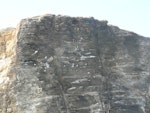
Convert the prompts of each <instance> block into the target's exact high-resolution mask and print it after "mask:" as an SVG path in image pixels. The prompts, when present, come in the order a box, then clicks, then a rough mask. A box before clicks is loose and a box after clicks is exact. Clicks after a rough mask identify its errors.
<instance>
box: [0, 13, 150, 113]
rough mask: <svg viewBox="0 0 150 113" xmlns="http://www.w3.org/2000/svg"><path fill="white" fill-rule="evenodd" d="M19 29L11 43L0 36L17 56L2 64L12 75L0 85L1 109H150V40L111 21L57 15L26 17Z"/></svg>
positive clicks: (72, 112) (24, 112)
mask: <svg viewBox="0 0 150 113" xmlns="http://www.w3.org/2000/svg"><path fill="white" fill-rule="evenodd" d="M10 31H12V30H10ZM10 31H9V32H10ZM14 32H15V35H10V36H12V37H11V41H10V42H11V43H12V45H11V44H6V43H7V42H9V40H7V39H6V38H4V36H2V37H1V38H0V40H5V41H3V42H6V43H5V44H4V45H5V46H6V47H8V48H9V50H8V51H10V52H12V53H11V54H10V55H7V57H8V58H9V57H13V60H12V59H11V60H10V62H9V61H7V63H6V64H4V65H5V67H4V68H3V69H2V67H3V66H2V65H3V64H2V65H0V69H1V70H2V71H1V72H0V74H1V75H0V77H1V78H3V76H6V77H7V79H8V83H6V84H5V83H4V82H3V81H2V82H1V84H0V85H1V88H2V87H3V90H1V91H0V94H1V95H3V96H1V97H0V100H2V101H0V110H1V111H2V113H149V112H150V82H149V81H150V68H149V67H150V54H149V50H150V39H148V38H145V37H142V36H139V35H137V34H135V33H132V32H128V31H124V30H121V29H119V28H118V27H115V26H109V25H107V21H98V20H95V19H94V18H73V17H66V16H55V15H44V16H37V17H33V18H27V19H24V20H22V21H21V22H20V25H19V26H18V28H17V30H14ZM1 34H2V33H1ZM16 40H17V44H16ZM1 42H2V41H1ZM1 45H2V43H1ZM8 45H11V46H10V47H9V46H8ZM16 45H17V49H16ZM0 47H3V46H0ZM1 51H2V52H1V53H0V56H1V58H3V60H1V62H3V61H5V59H7V57H6V56H5V54H6V53H7V52H6V49H1ZM10 52H9V53H10ZM3 53H4V54H3ZM14 58H16V59H14ZM14 61H15V63H14ZM12 62H13V63H12ZM10 64H12V65H10ZM8 68H9V69H8ZM7 69H8V70H9V71H7V72H5V70H7ZM3 72H5V73H4V75H3ZM8 73H11V74H13V76H12V77H10V76H9V75H10V74H8ZM6 81H7V80H5V82H6ZM8 84H9V87H6V86H8ZM4 90H5V91H4Z"/></svg>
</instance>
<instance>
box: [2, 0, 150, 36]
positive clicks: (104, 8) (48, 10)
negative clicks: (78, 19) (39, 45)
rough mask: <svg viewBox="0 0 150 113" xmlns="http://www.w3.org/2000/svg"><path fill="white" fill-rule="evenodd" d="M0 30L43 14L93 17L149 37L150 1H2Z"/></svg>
mask: <svg viewBox="0 0 150 113" xmlns="http://www.w3.org/2000/svg"><path fill="white" fill-rule="evenodd" d="M0 4H1V6H0V29H1V28H6V27H15V26H16V25H17V24H18V23H19V22H20V20H21V19H23V18H27V17H33V16H37V15H44V14H56V15H57V14H61V15H68V16H82V17H94V18H96V19H98V20H108V22H109V23H108V24H111V25H115V26H118V27H120V28H121V29H125V30H129V31H133V32H136V33H138V34H140V35H143V36H146V37H150V0H1V1H0Z"/></svg>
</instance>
